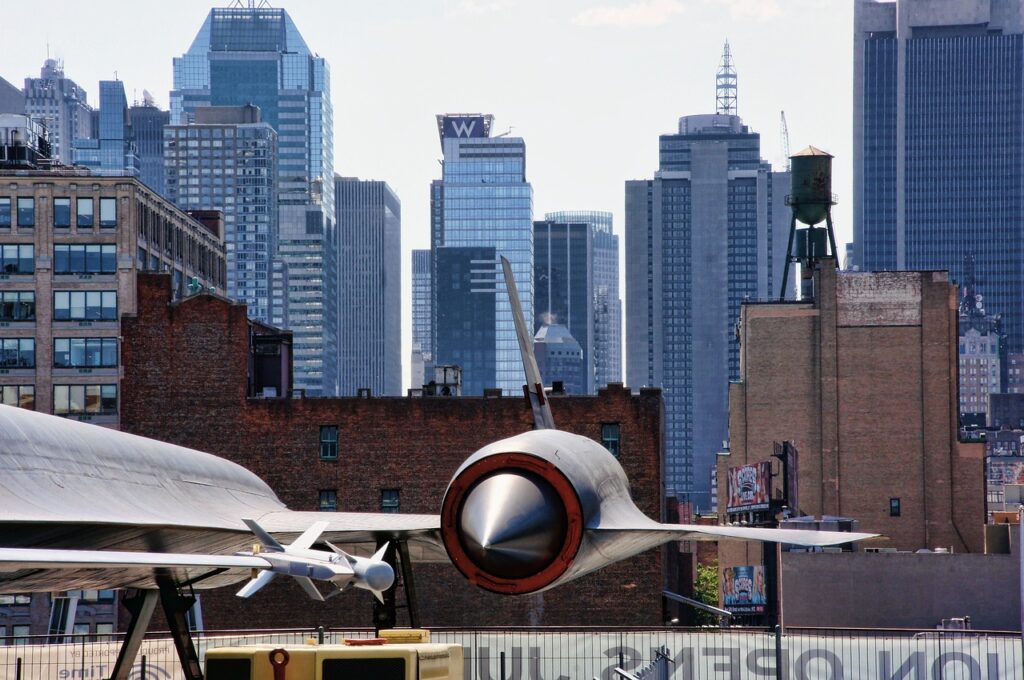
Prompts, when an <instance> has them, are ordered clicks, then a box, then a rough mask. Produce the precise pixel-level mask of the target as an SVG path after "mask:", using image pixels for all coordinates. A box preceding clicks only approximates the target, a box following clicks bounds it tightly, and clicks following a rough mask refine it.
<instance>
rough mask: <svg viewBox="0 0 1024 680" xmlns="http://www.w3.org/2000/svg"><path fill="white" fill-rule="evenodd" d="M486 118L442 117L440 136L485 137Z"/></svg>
mask: <svg viewBox="0 0 1024 680" xmlns="http://www.w3.org/2000/svg"><path fill="white" fill-rule="evenodd" d="M485 118H486V116H444V117H443V119H442V126H441V136H442V137H444V138H446V139H447V138H449V137H486V136H487V132H488V131H487V125H486V121H485V120H484V119H485Z"/></svg>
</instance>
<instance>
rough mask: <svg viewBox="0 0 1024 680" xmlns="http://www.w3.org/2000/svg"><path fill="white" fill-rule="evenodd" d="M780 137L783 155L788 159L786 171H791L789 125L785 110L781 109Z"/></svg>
mask: <svg viewBox="0 0 1024 680" xmlns="http://www.w3.org/2000/svg"><path fill="white" fill-rule="evenodd" d="M779 138H780V139H781V140H782V157H783V158H784V159H786V172H789V170H790V167H789V164H790V161H789V126H788V125H786V112H785V111H779Z"/></svg>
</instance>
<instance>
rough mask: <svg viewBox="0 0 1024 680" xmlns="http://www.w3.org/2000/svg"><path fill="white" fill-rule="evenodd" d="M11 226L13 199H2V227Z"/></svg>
mask: <svg viewBox="0 0 1024 680" xmlns="http://www.w3.org/2000/svg"><path fill="white" fill-rule="evenodd" d="M9 226H11V199H9V198H0V227H9Z"/></svg>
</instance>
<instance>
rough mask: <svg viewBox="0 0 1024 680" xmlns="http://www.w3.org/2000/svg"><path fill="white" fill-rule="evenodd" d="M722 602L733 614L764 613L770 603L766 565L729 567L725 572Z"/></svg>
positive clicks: (723, 575)
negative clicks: (765, 578) (766, 586)
mask: <svg viewBox="0 0 1024 680" xmlns="http://www.w3.org/2000/svg"><path fill="white" fill-rule="evenodd" d="M722 577H723V581H722V602H723V603H724V605H725V608H726V609H728V610H729V611H731V612H732V613H733V614H763V613H764V606H765V604H767V603H768V599H767V591H766V589H765V585H764V567H762V566H760V565H757V566H752V567H749V566H748V567H727V568H726V569H725V570H724V572H723V574H722Z"/></svg>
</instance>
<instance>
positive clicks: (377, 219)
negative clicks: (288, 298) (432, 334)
mask: <svg viewBox="0 0 1024 680" xmlns="http://www.w3.org/2000/svg"><path fill="white" fill-rule="evenodd" d="M334 206H335V210H336V214H337V216H338V278H339V280H338V283H339V285H338V289H339V293H338V355H339V356H338V382H339V387H340V392H339V394H340V395H341V396H343V397H348V396H356V395H358V394H359V390H360V389H369V390H370V393H371V394H378V395H386V396H399V395H400V394H401V393H402V274H401V272H402V205H401V203H400V202H399V200H398V196H396V195H395V192H394V191H392V190H391V187H389V186H388V185H387V182H381V181H375V180H360V179H358V178H355V177H335V178H334Z"/></svg>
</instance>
